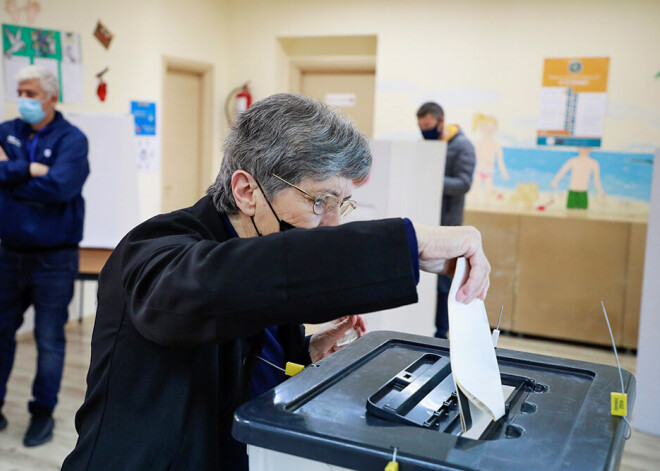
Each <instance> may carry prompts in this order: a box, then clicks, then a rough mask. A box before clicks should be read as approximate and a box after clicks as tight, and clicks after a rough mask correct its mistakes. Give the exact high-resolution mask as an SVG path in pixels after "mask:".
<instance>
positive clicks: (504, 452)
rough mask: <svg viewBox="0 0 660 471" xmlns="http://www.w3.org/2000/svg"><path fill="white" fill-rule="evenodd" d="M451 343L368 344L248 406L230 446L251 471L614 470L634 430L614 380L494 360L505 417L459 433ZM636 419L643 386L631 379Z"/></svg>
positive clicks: (530, 361) (589, 368) (607, 370)
mask: <svg viewBox="0 0 660 471" xmlns="http://www.w3.org/2000/svg"><path fill="white" fill-rule="evenodd" d="M448 346H449V345H448V342H447V341H446V340H442V339H434V338H430V337H421V336H416V335H410V334H402V333H395V332H372V333H368V334H366V335H365V336H364V337H362V338H361V339H359V340H356V341H355V342H353V343H352V344H350V345H348V346H347V347H345V348H344V349H342V350H340V351H339V352H337V353H335V354H333V355H331V356H329V357H327V358H325V359H324V360H322V361H320V362H318V363H316V364H313V365H310V366H308V367H307V368H306V369H305V370H303V371H302V372H301V373H299V374H298V375H296V376H295V377H293V378H291V379H289V380H287V381H286V382H284V383H282V384H281V385H279V386H277V387H276V388H274V389H272V390H271V391H269V392H267V393H265V394H263V395H262V396H260V397H258V398H256V399H254V400H252V401H250V402H248V403H246V404H244V405H243V406H241V407H240V408H239V409H238V410H237V411H236V413H235V416H234V425H233V430H232V434H233V436H234V437H235V438H236V439H237V440H239V441H241V442H243V443H246V444H247V445H248V454H249V460H250V470H251V471H271V470H272V471H274V470H282V469H304V470H306V471H315V470H335V471H337V470H348V469H354V470H361V471H368V470H374V471H375V470H378V471H382V470H383V469H385V466H386V465H387V464H388V462H389V461H390V460H392V458H393V455H394V453H395V449H396V461H397V462H398V463H399V470H400V471H412V470H467V469H474V470H476V469H479V470H512V469H529V470H540V469H542V470H560V469H561V470H563V469H571V470H585V471H586V470H590V471H591V470H610V469H616V468H617V467H618V465H619V462H620V460H621V455H622V452H623V444H624V435H625V434H626V432H627V425H626V423H625V422H624V421H623V420H622V418H621V417H618V416H612V415H610V392H612V391H620V388H621V386H620V384H621V383H620V379H619V372H618V370H617V369H616V368H614V367H610V366H605V365H599V364H594V363H587V362H581V361H575V360H567V359H561V358H554V357H549V356H544V355H535V354H530V353H522V352H515V351H509V350H501V349H498V350H497V361H498V364H499V368H500V372H501V378H502V385H503V387H507V388H508V389H507V390H508V394H506V396H505V407H506V413H505V415H504V416H503V417H502V418H501V419H499V420H498V421H497V422H491V423H490V424H488V425H486V426H485V427H483V428H481V429H479V430H477V431H474V430H472V434H471V435H470V436H469V437H468V436H466V434H464V433H463V432H462V429H461V426H460V422H459V417H458V406H457V403H456V396H455V393H454V391H455V389H454V387H453V381H452V379H451V367H450V362H449V348H448ZM623 382H624V385H625V390H626V392H627V393H628V410H629V412H630V411H631V409H632V404H633V401H634V395H635V379H634V377H633V376H632V375H631V374H630V373H628V372H626V371H624V372H623Z"/></svg>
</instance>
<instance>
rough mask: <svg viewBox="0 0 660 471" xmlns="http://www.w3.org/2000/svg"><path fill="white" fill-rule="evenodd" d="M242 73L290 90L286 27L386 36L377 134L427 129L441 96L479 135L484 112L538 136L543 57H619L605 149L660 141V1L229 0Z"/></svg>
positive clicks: (512, 135)
mask: <svg viewBox="0 0 660 471" xmlns="http://www.w3.org/2000/svg"><path fill="white" fill-rule="evenodd" d="M228 5H229V8H228V15H229V17H230V18H231V22H230V24H229V27H230V35H229V36H230V38H232V46H231V48H230V50H229V63H230V64H231V67H230V69H229V74H230V75H229V77H230V82H232V83H239V82H240V81H242V80H246V79H250V80H252V84H253V89H254V92H255V95H256V97H257V98H261V97H264V96H267V95H269V94H272V93H275V92H279V91H286V90H287V89H288V70H287V69H286V67H284V66H283V65H282V62H283V60H284V53H283V51H282V50H281V48H280V47H279V46H278V44H277V41H276V38H277V37H296V36H327V35H365V34H375V35H377V37H378V53H377V63H376V105H375V123H374V137H375V138H397V137H402V138H419V131H418V130H417V127H416V120H415V114H414V113H415V111H416V109H417V107H418V106H419V105H420V104H421V103H422V102H423V101H425V100H429V99H431V100H437V101H439V102H440V103H441V104H442V105H443V106H444V107H445V108H446V112H447V120H448V121H449V122H455V123H459V124H460V125H461V126H462V127H464V128H465V130H467V131H468V135H469V134H470V133H472V120H473V117H474V115H475V113H477V112H485V113H487V114H493V115H495V116H497V117H498V118H499V120H500V140H501V141H502V143H503V144H504V145H508V146H532V145H533V144H534V142H535V135H536V118H537V114H538V104H539V92H540V86H541V78H542V71H543V59H545V58H549V57H581V56H586V57H593V56H597V57H603V56H606V57H610V58H611V62H610V81H609V89H608V99H609V112H608V118H607V120H606V124H605V137H604V148H605V149H610V150H622V149H640V148H643V149H644V150H648V151H650V152H652V151H653V149H654V148H655V146H657V145H660V93H658V80H656V79H655V78H654V76H655V74H656V73H657V72H658V63H657V60H654V58H655V57H657V53H656V52H655V49H656V46H657V44H660V28H658V27H657V18H660V2H657V1H653V0H651V1H637V0H632V1H629V2H621V1H618V0H603V1H597V0H582V1H574V0H559V1H554V2H530V1H527V0H502V1H497V2H494V1H491V0H469V1H462V2H456V1H441V0H408V1H405V2H396V1H386V0H362V1H354V0H334V1H332V2H320V1H312V2H310V1H309V0H280V1H277V2H273V1H268V0H254V1H250V2H244V1H240V0H228Z"/></svg>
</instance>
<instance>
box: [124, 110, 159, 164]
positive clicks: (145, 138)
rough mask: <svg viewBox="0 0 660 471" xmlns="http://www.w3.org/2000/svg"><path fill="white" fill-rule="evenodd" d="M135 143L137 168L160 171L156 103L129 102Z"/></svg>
mask: <svg viewBox="0 0 660 471" xmlns="http://www.w3.org/2000/svg"><path fill="white" fill-rule="evenodd" d="M131 114H132V115H133V118H134V121H135V136H136V142H137V147H136V150H137V168H138V170H140V171H144V172H157V171H159V170H160V139H159V136H158V134H157V132H156V103H154V102H149V101H131Z"/></svg>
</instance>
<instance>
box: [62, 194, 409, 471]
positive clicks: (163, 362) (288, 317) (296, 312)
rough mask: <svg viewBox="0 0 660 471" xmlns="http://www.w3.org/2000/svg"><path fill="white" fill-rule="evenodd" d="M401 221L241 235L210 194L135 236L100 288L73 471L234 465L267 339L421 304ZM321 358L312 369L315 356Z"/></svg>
mask: <svg viewBox="0 0 660 471" xmlns="http://www.w3.org/2000/svg"><path fill="white" fill-rule="evenodd" d="M414 275H415V274H414V272H413V264H412V261H411V259H410V250H409V245H408V240H407V236H406V230H405V226H404V223H403V221H402V220H401V219H391V220H384V221H377V222H362V223H352V224H346V225H343V226H339V227H332V228H330V227H328V228H318V229H310V230H292V231H287V232H286V233H278V234H272V235H269V236H265V237H258V238H256V237H255V238H247V239H238V238H233V239H232V238H231V236H230V233H229V232H228V229H227V227H226V226H225V223H224V221H223V218H222V216H221V215H220V214H219V213H218V212H217V211H216V210H215V208H214V207H213V205H212V203H211V200H210V198H209V197H204V198H202V199H201V200H200V201H199V202H197V204H196V205H194V206H192V207H191V208H187V209H183V210H180V211H175V212H173V213H169V214H164V215H160V216H157V217H155V218H153V219H151V220H149V221H147V222H145V223H143V224H141V225H139V226H138V227H137V228H135V229H134V230H133V231H131V232H130V233H129V234H128V235H127V236H126V237H125V238H124V239H123V240H122V241H121V242H120V244H119V245H118V246H117V248H116V250H115V251H114V252H113V254H112V255H111V257H110V259H109V260H108V263H107V264H106V265H105V267H104V268H103V270H102V272H101V275H100V278H99V295H98V296H99V299H98V310H97V317H96V324H95V326H94V333H93V337H92V358H91V365H90V368H89V373H88V376H87V394H86V397H85V402H84V403H83V405H82V407H81V408H80V410H79V411H78V413H77V415H76V430H77V431H78V434H79V438H78V442H77V444H76V448H75V449H74V450H73V452H72V453H71V454H70V455H69V456H68V457H67V459H66V460H65V462H64V464H63V468H62V469H63V470H65V471H70V470H76V471H79V470H94V471H99V470H112V471H117V470H122V471H128V470H140V471H143V470H149V471H158V470H169V471H175V470H193V469H194V470H196V471H207V470H208V471H211V470H218V469H226V468H225V466H223V465H224V464H226V460H225V461H223V456H222V452H221V451H220V448H219V446H218V443H219V442H220V440H221V439H224V438H225V437H226V436H228V434H229V433H230V426H231V419H232V415H233V411H234V410H235V409H236V407H237V406H238V405H240V404H241V403H242V402H243V401H244V400H245V399H246V395H247V393H248V390H249V384H250V383H249V379H250V378H249V375H250V370H251V367H252V365H253V360H254V354H255V352H256V349H258V348H260V339H261V337H262V335H263V329H264V328H266V327H267V326H271V325H279V326H282V327H281V328H280V335H281V341H282V344H283V347H284V350H285V353H286V356H287V360H291V361H296V362H301V361H304V360H305V358H309V357H308V353H307V351H306V348H305V343H304V339H303V334H302V329H301V326H300V325H299V324H300V323H301V322H311V323H320V322H325V321H329V320H331V319H334V318H337V317H339V316H343V315H347V314H357V313H364V312H370V311H376V310H381V309H386V308H391V307H396V306H400V305H403V304H409V303H412V302H415V301H416V300H417V294H416V290H415V278H414ZM308 361H309V360H308Z"/></svg>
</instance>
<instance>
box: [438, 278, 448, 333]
mask: <svg viewBox="0 0 660 471" xmlns="http://www.w3.org/2000/svg"><path fill="white" fill-rule="evenodd" d="M449 288H451V276H447V275H438V301H437V304H436V307H435V336H436V337H438V338H441V339H446V338H447V332H449V311H448V309H447V299H448V298H449Z"/></svg>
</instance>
